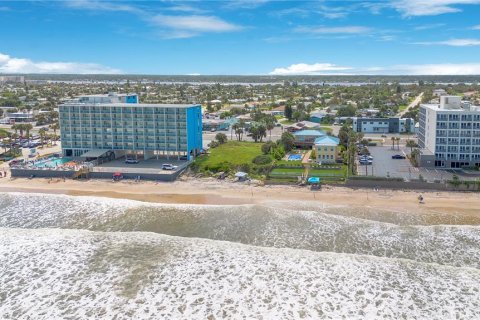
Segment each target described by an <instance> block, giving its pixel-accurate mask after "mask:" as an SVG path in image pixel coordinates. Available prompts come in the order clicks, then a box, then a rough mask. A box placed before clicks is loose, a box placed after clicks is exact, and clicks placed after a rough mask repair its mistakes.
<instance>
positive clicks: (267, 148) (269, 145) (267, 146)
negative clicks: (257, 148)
mask: <svg viewBox="0 0 480 320" xmlns="http://www.w3.org/2000/svg"><path fill="white" fill-rule="evenodd" d="M273 149H275V142H272V141H268V142H266V143H264V144H262V153H263V154H269V153H270V152H272V150H273Z"/></svg>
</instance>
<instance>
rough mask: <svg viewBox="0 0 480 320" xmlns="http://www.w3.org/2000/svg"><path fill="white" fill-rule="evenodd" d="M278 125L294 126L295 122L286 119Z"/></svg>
mask: <svg viewBox="0 0 480 320" xmlns="http://www.w3.org/2000/svg"><path fill="white" fill-rule="evenodd" d="M280 123H281V124H286V125H288V124H294V123H295V121H293V120H288V119H285V120H282V121H280Z"/></svg>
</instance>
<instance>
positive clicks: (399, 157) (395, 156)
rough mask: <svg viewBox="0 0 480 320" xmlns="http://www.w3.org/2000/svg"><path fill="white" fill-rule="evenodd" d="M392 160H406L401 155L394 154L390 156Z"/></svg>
mask: <svg viewBox="0 0 480 320" xmlns="http://www.w3.org/2000/svg"><path fill="white" fill-rule="evenodd" d="M392 159H406V157H405V156H403V155H401V154H396V155H393V156H392Z"/></svg>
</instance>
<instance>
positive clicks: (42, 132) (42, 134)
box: [38, 128, 47, 148]
mask: <svg viewBox="0 0 480 320" xmlns="http://www.w3.org/2000/svg"><path fill="white" fill-rule="evenodd" d="M38 133H39V134H40V144H41V145H42V148H43V144H44V143H45V138H46V136H47V129H46V128H40V130H39V131H38Z"/></svg>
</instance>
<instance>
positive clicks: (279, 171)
mask: <svg viewBox="0 0 480 320" xmlns="http://www.w3.org/2000/svg"><path fill="white" fill-rule="evenodd" d="M303 171H304V169H303V168H275V169H273V170H272V172H270V175H271V176H276V175H278V176H289V175H294V176H301V175H302V173H303Z"/></svg>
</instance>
